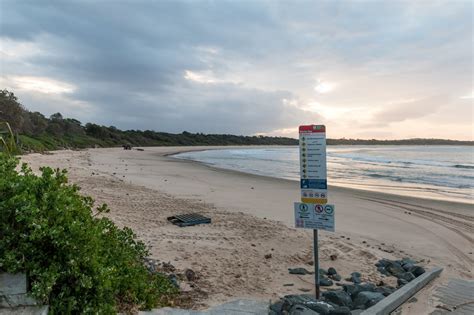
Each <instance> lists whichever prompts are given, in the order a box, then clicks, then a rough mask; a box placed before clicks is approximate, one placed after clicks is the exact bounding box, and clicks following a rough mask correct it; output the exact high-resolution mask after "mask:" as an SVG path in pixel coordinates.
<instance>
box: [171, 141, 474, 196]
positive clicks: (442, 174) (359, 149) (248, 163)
mask: <svg viewBox="0 0 474 315" xmlns="http://www.w3.org/2000/svg"><path fill="white" fill-rule="evenodd" d="M175 157H177V158H182V159H189V160H194V161H199V162H202V163H205V164H208V165H211V166H214V167H218V168H224V169H231V170H236V171H241V172H246V173H252V174H258V175H264V176H271V177H277V178H284V179H289V180H295V181H297V180H299V151H298V147H275V148H268V147H266V148H242V149H240V148H238V149H219V150H206V151H197V152H186V153H180V154H177V155H175ZM327 167H328V184H329V185H334V186H343V187H350V188H358V189H364V190H372V191H380V192H387V193H393V194H400V195H407V196H416V197H423V198H430V199H441V200H451V201H459V202H468V203H472V201H473V188H474V147H472V146H359V145H357V146H328V147H327Z"/></svg>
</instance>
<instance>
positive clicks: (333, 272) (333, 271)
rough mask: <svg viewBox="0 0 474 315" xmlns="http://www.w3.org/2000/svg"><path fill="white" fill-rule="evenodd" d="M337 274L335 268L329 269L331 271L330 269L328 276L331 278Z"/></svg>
mask: <svg viewBox="0 0 474 315" xmlns="http://www.w3.org/2000/svg"><path fill="white" fill-rule="evenodd" d="M335 274H337V271H336V269H335V268H333V267H329V269H328V275H330V276H331V275H335Z"/></svg>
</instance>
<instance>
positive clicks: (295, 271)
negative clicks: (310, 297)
mask: <svg viewBox="0 0 474 315" xmlns="http://www.w3.org/2000/svg"><path fill="white" fill-rule="evenodd" d="M288 272H289V273H290V274H292V275H312V274H313V272H311V271H309V270H307V269H306V268H288Z"/></svg>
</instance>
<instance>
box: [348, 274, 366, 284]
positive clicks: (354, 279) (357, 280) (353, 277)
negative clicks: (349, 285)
mask: <svg viewBox="0 0 474 315" xmlns="http://www.w3.org/2000/svg"><path fill="white" fill-rule="evenodd" d="M360 276H361V274H360V273H359V272H353V273H351V276H350V277H349V278H347V279H346V280H347V281H351V282H354V283H361V282H362V281H361V280H360Z"/></svg>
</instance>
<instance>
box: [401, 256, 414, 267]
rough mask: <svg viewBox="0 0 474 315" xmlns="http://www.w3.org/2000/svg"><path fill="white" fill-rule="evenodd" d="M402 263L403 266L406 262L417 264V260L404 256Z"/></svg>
mask: <svg viewBox="0 0 474 315" xmlns="http://www.w3.org/2000/svg"><path fill="white" fill-rule="evenodd" d="M400 263H401V265H402V266H404V265H406V264H412V265H416V261H414V260H413V259H411V258H408V257H405V258H403V259H402V260H401V261H400Z"/></svg>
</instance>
